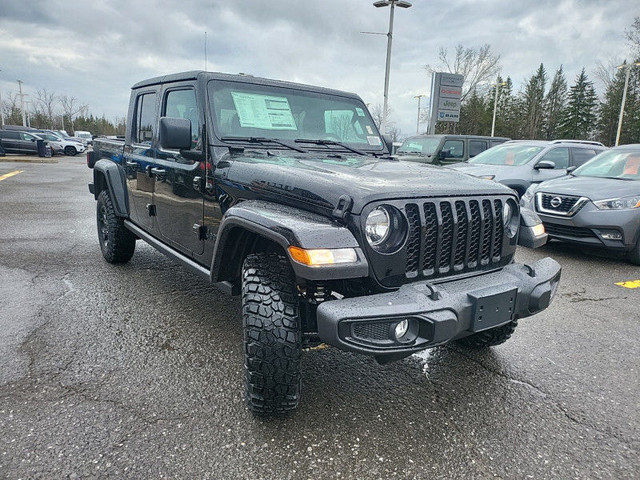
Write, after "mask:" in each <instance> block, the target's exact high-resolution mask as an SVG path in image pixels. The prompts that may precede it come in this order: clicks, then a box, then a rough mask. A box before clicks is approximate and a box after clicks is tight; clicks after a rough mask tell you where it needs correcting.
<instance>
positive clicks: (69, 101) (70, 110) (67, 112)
mask: <svg viewBox="0 0 640 480" xmlns="http://www.w3.org/2000/svg"><path fill="white" fill-rule="evenodd" d="M59 100H60V105H61V106H62V124H63V126H64V117H67V118H68V119H69V121H70V122H71V130H73V117H74V116H76V115H78V114H79V113H80V112H82V111H84V110H86V109H87V108H88V106H87V105H80V104H79V103H78V99H77V98H76V97H67V96H66V95H61V96H60V97H59Z"/></svg>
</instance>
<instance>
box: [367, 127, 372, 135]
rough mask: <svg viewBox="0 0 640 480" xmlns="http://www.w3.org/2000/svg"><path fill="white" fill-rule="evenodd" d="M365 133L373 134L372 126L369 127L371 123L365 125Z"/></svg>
mask: <svg viewBox="0 0 640 480" xmlns="http://www.w3.org/2000/svg"><path fill="white" fill-rule="evenodd" d="M367 133H368V134H369V135H373V128H371V125H367Z"/></svg>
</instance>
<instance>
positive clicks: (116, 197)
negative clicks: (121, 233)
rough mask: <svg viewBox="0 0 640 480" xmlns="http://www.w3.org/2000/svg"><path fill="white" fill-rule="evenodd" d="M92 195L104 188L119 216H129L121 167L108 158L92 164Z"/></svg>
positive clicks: (123, 174) (125, 184)
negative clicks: (107, 191)
mask: <svg viewBox="0 0 640 480" xmlns="http://www.w3.org/2000/svg"><path fill="white" fill-rule="evenodd" d="M93 183H94V185H95V187H94V196H95V198H96V200H97V199H98V195H100V192H101V191H102V190H104V189H105V186H106V188H107V189H108V190H109V195H110V196H111V200H112V201H113V208H114V210H115V212H116V215H118V216H119V217H125V218H126V217H128V216H129V198H128V197H129V196H128V195H127V181H126V178H125V173H124V171H123V169H122V167H121V166H120V165H118V164H116V163H114V162H112V161H110V160H104V159H103V160H98V161H97V162H96V163H95V165H94V166H93Z"/></svg>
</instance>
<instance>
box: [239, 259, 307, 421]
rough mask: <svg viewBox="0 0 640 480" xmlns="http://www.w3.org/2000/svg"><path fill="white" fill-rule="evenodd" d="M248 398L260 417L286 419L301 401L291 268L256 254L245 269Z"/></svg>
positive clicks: (298, 336)
mask: <svg viewBox="0 0 640 480" xmlns="http://www.w3.org/2000/svg"><path fill="white" fill-rule="evenodd" d="M242 322H243V326H244V348H245V360H244V367H245V397H246V401H247V406H248V407H249V410H251V411H252V412H253V413H254V414H256V415H270V414H284V413H288V412H291V411H293V410H295V409H296V407H297V406H298V402H299V400H300V389H301V375H300V356H301V351H302V333H301V328H300V317H299V308H298V298H297V293H296V289H295V280H294V275H293V271H292V270H291V266H290V265H289V262H288V261H287V259H286V257H284V256H283V255H278V254H277V253H256V254H251V255H249V256H247V258H246V259H245V261H244V264H243V267H242Z"/></svg>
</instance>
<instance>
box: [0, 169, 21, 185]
mask: <svg viewBox="0 0 640 480" xmlns="http://www.w3.org/2000/svg"><path fill="white" fill-rule="evenodd" d="M19 173H22V170H16V171H14V172H9V173H5V174H4V175H0V182H1V181H2V180H6V179H7V178H10V177H13V176H14V175H18V174H19Z"/></svg>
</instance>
